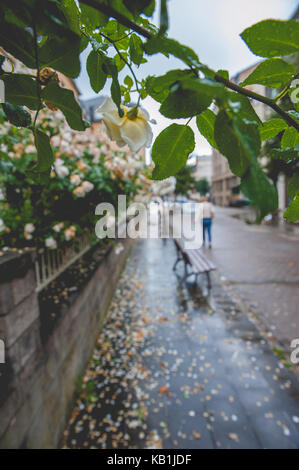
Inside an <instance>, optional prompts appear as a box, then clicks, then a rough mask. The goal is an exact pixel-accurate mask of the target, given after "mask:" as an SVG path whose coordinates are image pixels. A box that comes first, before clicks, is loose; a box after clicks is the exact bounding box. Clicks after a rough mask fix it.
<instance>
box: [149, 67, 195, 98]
mask: <svg viewBox="0 0 299 470" xmlns="http://www.w3.org/2000/svg"><path fill="white" fill-rule="evenodd" d="M192 75H193V73H192V72H191V71H190V70H170V71H169V72H167V73H166V74H165V75H161V76H159V77H148V78H147V80H146V84H145V87H146V91H147V92H148V94H149V95H150V96H151V97H152V98H154V99H155V100H156V101H159V103H162V102H163V101H165V100H166V98H167V96H168V95H169V92H170V87H171V85H173V84H174V83H175V82H177V81H179V80H181V79H183V78H187V77H191V76H192Z"/></svg>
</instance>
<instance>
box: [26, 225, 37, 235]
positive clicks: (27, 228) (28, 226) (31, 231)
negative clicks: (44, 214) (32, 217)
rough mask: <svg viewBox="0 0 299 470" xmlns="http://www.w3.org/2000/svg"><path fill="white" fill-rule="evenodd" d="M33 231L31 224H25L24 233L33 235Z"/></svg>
mask: <svg viewBox="0 0 299 470" xmlns="http://www.w3.org/2000/svg"><path fill="white" fill-rule="evenodd" d="M34 230H35V227H34V225H33V224H25V227H24V231H25V232H27V233H33V232H34Z"/></svg>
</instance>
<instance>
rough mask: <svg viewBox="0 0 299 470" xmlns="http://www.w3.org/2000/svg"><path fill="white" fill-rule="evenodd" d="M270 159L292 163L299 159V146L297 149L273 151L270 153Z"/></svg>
mask: <svg viewBox="0 0 299 470" xmlns="http://www.w3.org/2000/svg"><path fill="white" fill-rule="evenodd" d="M270 157H271V158H275V159H279V160H283V161H284V162H286V163H291V162H293V161H295V160H297V158H299V146H297V147H295V148H286V149H272V150H271V151H270Z"/></svg>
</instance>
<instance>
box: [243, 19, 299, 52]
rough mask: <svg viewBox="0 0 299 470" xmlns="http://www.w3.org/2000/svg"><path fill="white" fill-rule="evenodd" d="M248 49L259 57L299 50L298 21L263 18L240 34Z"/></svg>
mask: <svg viewBox="0 0 299 470" xmlns="http://www.w3.org/2000/svg"><path fill="white" fill-rule="evenodd" d="M241 37H242V39H243V40H244V41H245V42H246V44H247V46H248V47H249V49H250V50H251V51H252V52H253V53H254V54H256V55H258V56H261V57H279V56H284V55H289V54H293V53H295V52H299V22H298V21H296V20H289V21H281V20H265V21H261V22H260V23H257V24H255V25H253V26H251V27H250V28H247V29H245V31H243V33H242V34H241Z"/></svg>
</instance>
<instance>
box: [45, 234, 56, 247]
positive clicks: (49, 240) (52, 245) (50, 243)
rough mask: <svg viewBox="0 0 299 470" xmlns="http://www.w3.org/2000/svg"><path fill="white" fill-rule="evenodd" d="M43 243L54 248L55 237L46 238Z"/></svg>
mask: <svg viewBox="0 0 299 470" xmlns="http://www.w3.org/2000/svg"><path fill="white" fill-rule="evenodd" d="M45 245H46V247H47V248H49V249H50V250H55V249H56V248H57V242H56V240H55V238H53V237H48V238H46V240H45Z"/></svg>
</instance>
